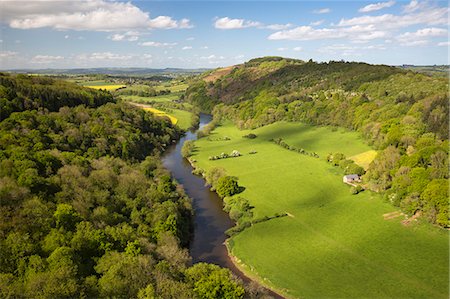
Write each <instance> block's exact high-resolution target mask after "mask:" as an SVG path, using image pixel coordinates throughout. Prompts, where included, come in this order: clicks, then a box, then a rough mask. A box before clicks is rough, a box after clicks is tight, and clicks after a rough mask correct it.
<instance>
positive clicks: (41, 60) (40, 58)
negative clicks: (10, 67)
mask: <svg viewBox="0 0 450 299" xmlns="http://www.w3.org/2000/svg"><path fill="white" fill-rule="evenodd" d="M61 60H64V57H63V56H51V55H36V56H34V57H33V58H32V59H31V63H37V64H49V63H54V62H57V61H61Z"/></svg>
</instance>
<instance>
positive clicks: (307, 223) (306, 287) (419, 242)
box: [193, 123, 448, 298]
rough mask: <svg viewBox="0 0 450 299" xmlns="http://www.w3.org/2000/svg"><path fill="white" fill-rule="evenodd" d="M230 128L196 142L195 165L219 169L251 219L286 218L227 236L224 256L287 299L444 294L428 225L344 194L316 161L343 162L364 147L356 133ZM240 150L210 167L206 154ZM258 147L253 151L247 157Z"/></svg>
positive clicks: (440, 262) (438, 241)
mask: <svg viewBox="0 0 450 299" xmlns="http://www.w3.org/2000/svg"><path fill="white" fill-rule="evenodd" d="M253 132H254V133H256V134H257V135H258V138H256V139H254V140H248V139H244V138H242V137H241V136H242V135H245V134H246V133H248V132H246V131H238V130H237V129H235V128H234V127H233V126H232V125H231V124H227V125H225V126H222V127H219V128H218V129H217V130H216V131H215V133H214V134H213V135H212V136H211V138H217V137H223V136H229V137H231V140H229V141H207V140H206V139H201V140H199V141H197V142H196V145H197V146H198V150H199V151H197V153H196V155H195V156H194V157H193V158H195V159H196V160H197V161H198V165H199V167H201V168H203V169H207V168H209V167H212V166H222V167H224V168H226V169H227V170H228V173H229V174H231V175H236V176H238V177H239V182H240V184H241V185H243V186H245V187H246V190H245V191H244V192H243V193H242V194H241V196H243V197H245V198H247V199H249V200H250V201H251V204H252V205H253V206H255V209H254V213H255V215H256V217H259V216H263V215H273V214H274V213H277V212H288V213H290V214H292V215H293V216H294V217H284V218H279V219H274V220H270V221H268V222H265V223H260V224H257V225H254V226H253V227H251V228H249V229H247V230H245V231H244V232H242V233H240V234H239V235H237V236H235V237H233V238H232V240H231V243H230V244H231V248H232V253H233V254H234V255H236V256H237V257H238V258H239V259H240V260H241V261H242V262H243V263H244V264H246V265H251V266H252V272H254V273H257V274H258V275H259V276H260V277H263V278H267V279H268V280H267V281H266V283H269V284H272V285H274V286H276V287H277V288H278V289H285V290H289V291H288V294H289V295H291V296H295V297H433V298H438V297H442V298H444V297H447V295H448V284H447V283H448V282H447V278H448V267H447V265H448V244H447V238H446V236H447V235H446V234H445V233H443V232H442V231H438V230H437V229H434V228H432V229H430V227H429V226H427V225H424V226H420V225H415V226H413V227H404V226H403V225H401V224H400V219H399V218H397V219H393V220H389V221H386V220H383V217H382V215H383V214H384V213H388V212H392V211H394V210H395V208H393V207H392V206H391V205H389V204H385V203H383V202H382V201H381V199H380V197H379V196H378V195H377V194H373V193H370V192H363V193H361V194H359V195H356V196H355V195H350V193H349V187H348V186H346V185H344V184H343V183H342V175H341V174H340V173H339V172H338V171H337V169H336V168H333V167H331V166H330V165H329V164H327V163H326V162H325V161H324V159H325V156H326V154H327V153H328V152H337V151H339V152H343V153H344V154H346V155H347V156H351V155H356V154H358V153H362V152H365V151H367V150H369V149H370V148H369V147H368V146H366V145H364V144H363V143H362V142H361V140H359V139H358V136H357V134H356V133H350V132H347V133H343V131H337V132H332V131H331V130H330V129H327V128H311V127H308V126H306V125H302V124H293V123H276V124H273V125H270V126H266V127H263V128H259V129H257V130H254V131H253ZM276 137H282V138H284V139H285V141H286V142H287V143H289V144H293V145H297V146H301V147H303V148H305V149H306V150H309V151H315V152H317V153H318V154H319V155H320V156H321V157H320V159H315V158H311V157H308V156H303V155H300V154H298V153H294V152H290V151H288V150H285V149H283V148H281V147H279V146H277V145H275V144H273V143H270V142H268V141H267V140H268V139H270V138H276ZM234 149H236V150H238V151H240V152H241V153H243V154H244V156H242V157H239V158H234V159H225V160H218V161H209V160H208V156H211V155H217V154H220V153H221V152H227V153H229V152H231V151H232V150H234ZM251 150H256V151H257V152H258V153H257V154H255V155H249V154H248V152H249V151H251Z"/></svg>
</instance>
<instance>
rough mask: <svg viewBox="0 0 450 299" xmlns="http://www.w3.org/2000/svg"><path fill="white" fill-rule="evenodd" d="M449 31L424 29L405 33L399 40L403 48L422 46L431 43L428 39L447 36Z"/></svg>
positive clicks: (398, 37)
mask: <svg viewBox="0 0 450 299" xmlns="http://www.w3.org/2000/svg"><path fill="white" fill-rule="evenodd" d="M447 33H448V31H447V29H443V28H423V29H420V30H417V31H415V32H405V33H403V34H401V35H399V36H397V40H398V41H399V42H400V45H402V46H409V47H412V46H422V45H426V44H428V43H429V40H428V38H432V37H439V36H447Z"/></svg>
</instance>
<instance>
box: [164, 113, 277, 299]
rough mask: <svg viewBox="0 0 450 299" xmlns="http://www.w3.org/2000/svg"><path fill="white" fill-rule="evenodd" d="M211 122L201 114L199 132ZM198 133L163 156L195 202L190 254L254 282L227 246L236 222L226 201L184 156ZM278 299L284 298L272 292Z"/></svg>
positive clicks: (195, 260)
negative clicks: (187, 143) (226, 209)
mask: <svg viewBox="0 0 450 299" xmlns="http://www.w3.org/2000/svg"><path fill="white" fill-rule="evenodd" d="M210 121H211V116H210V115H208V114H200V125H199V129H201V128H203V127H204V126H205V125H207V124H208V123H209V122H210ZM196 139H197V135H196V132H195V131H189V132H187V133H186V135H185V136H184V137H182V138H181V139H180V140H179V141H178V142H177V143H176V144H174V145H172V146H171V147H169V148H168V149H167V151H166V152H165V153H164V156H163V159H162V160H163V165H164V167H165V168H166V169H168V170H169V171H170V172H171V174H172V177H173V178H175V179H176V180H177V181H178V183H179V184H181V185H182V186H183V188H184V190H185V191H186V194H187V195H188V196H189V197H190V198H192V199H193V202H192V205H193V208H194V237H193V239H192V240H191V243H190V248H189V252H190V254H191V256H192V260H193V262H194V263H198V262H207V263H212V264H216V265H219V266H221V267H224V268H228V269H230V270H231V271H232V272H233V273H234V274H235V275H236V276H237V277H239V278H240V279H242V280H243V281H245V282H250V281H251V280H250V279H249V278H248V277H247V276H245V275H244V274H243V273H242V272H241V271H240V270H239V269H237V268H236V266H235V265H234V264H233V262H232V261H231V259H230V257H229V256H228V252H227V248H226V246H225V244H224V242H225V240H226V238H227V236H226V235H225V231H226V230H228V229H229V228H231V227H232V226H233V225H234V223H233V221H232V220H231V219H230V218H229V217H228V214H227V213H225V212H224V211H223V209H222V199H221V198H219V196H218V195H217V194H216V193H215V192H212V191H211V190H209V187H208V186H205V180H204V179H203V178H202V177H200V176H196V175H193V174H192V166H191V165H190V164H189V162H188V161H187V160H186V159H184V158H183V156H182V155H181V147H182V146H183V143H184V142H185V141H187V140H196ZM268 292H269V294H270V295H271V296H273V297H275V298H282V297H280V296H279V295H277V294H275V293H273V292H271V291H269V290H268Z"/></svg>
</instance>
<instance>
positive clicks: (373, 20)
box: [338, 7, 448, 29]
mask: <svg viewBox="0 0 450 299" xmlns="http://www.w3.org/2000/svg"><path fill="white" fill-rule="evenodd" d="M447 17H448V8H447V7H426V8H424V9H422V10H421V11H419V12H416V13H410V14H404V15H393V14H383V15H379V16H362V17H355V18H350V19H342V20H341V21H340V22H339V24H338V26H340V27H345V26H356V25H374V26H376V27H377V28H384V29H398V28H403V27H408V26H411V25H417V24H428V25H445V24H447Z"/></svg>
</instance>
